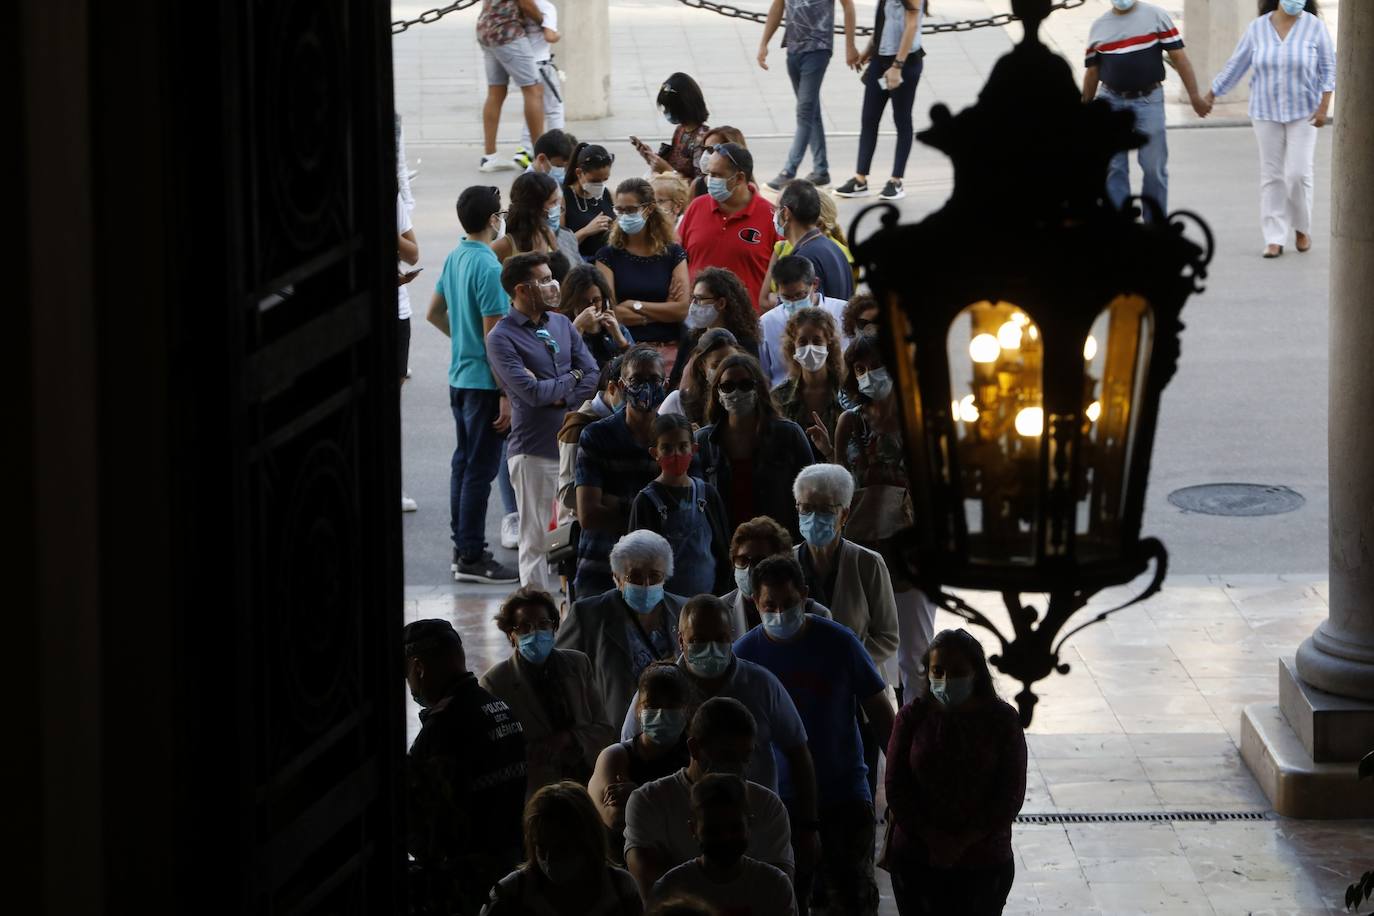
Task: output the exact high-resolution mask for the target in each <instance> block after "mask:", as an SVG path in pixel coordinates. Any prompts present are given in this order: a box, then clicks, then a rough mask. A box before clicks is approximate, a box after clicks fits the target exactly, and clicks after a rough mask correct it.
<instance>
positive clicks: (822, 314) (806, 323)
mask: <svg viewBox="0 0 1374 916" xmlns="http://www.w3.org/2000/svg"><path fill="white" fill-rule="evenodd" d="M782 358H783V360H784V361H785V362H786V364H787V381H785V382H783V383H782V384H780V385H778V386H777V387H776V388H774V389H773V400H775V401H777V404H778V409H779V410H780V411H781V412H782V415H783V416H784V417H786V418H787V419H789V420H791V421H792V422H793V423H796V424H797V425H799V426H800V427H801V428H802V429H804V430H806V434H807V435H808V436H809V437H810V439H811V446H812V448H813V449H814V450H815V452H816V456H817V457H816V460H817V461H831V460H833V458H834V448H833V447H832V446H831V441H832V433H833V431H834V429H835V425H836V423H838V422H839V418H840V412H841V411H840V382H841V381H842V380H843V379H844V364H843V363H842V362H841V358H842V357H841V354H840V332H839V330H838V329H837V328H836V327H835V319H834V318H832V317H831V316H830V313H828V312H826V311H825V310H824V309H819V308H811V307H807V308H800V309H797V311H796V312H794V313H793V314H792V317H791V318H788V319H787V324H786V325H785V326H784V327H783V329H782Z"/></svg>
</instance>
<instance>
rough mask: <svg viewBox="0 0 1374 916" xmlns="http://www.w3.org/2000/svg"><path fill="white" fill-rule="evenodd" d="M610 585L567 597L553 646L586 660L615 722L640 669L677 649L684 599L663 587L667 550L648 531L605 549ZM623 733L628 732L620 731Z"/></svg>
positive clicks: (629, 703)
mask: <svg viewBox="0 0 1374 916" xmlns="http://www.w3.org/2000/svg"><path fill="white" fill-rule="evenodd" d="M610 560H611V571H612V573H613V575H614V577H615V580H614V581H615V585H614V587H613V588H611V589H610V590H608V591H606V592H604V593H601V594H595V593H590V592H582V593H581V594H582V595H583V597H580V598H579V599H578V600H577V601H575V602H573V604H572V606H571V607H570V608H569V609H568V615H567V617H566V618H565V619H564V620H563V625H562V626H561V627H559V629H558V638H557V640H556V645H557V646H558V648H560V649H576V650H578V651H579V652H582V653H584V654H585V655H586V656H587V657H588V658H590V659H591V660H592V671H593V672H594V677H595V680H596V688H597V692H598V694H599V695H600V698H601V702H602V703H603V705H604V706H605V710H606V719H607V721H609V722H611V723H612V725H613V726H614V725H618V724H619V723H620V722H621V720H622V719H624V718H625V716H626V712H627V710H628V712H629V714H630V715H631V716H633V715H634V702H633V700H632V698H633V697H634V695H635V689H636V686H635V685H636V684H637V683H638V682H639V676H640V675H641V674H642V673H643V672H644V669H645V668H647V667H649V665H651V664H653V663H654V662H656V661H663V660H671V659H672V658H673V657H674V656H675V655H676V654H677V645H678V614H679V612H680V611H681V610H682V608H683V607H684V605H685V604H686V601H687V599H686V598H683V597H682V596H680V595H674V594H672V593H671V592H668V591H667V590H665V588H664V585H663V583H665V582H667V581H668V579H669V577H671V576H672V574H673V549H672V547H671V546H670V545H669V544H668V542H667V541H666V540H664V539H663V537H662V536H660V535H657V534H655V533H654V532H652V531H631V532H630V533H629V534H627V535H625V536H624V537H622V538H621V539H620V540H619V541H617V542H616V545H615V547H614V549H612V550H611V557H610ZM624 737H628V736H624Z"/></svg>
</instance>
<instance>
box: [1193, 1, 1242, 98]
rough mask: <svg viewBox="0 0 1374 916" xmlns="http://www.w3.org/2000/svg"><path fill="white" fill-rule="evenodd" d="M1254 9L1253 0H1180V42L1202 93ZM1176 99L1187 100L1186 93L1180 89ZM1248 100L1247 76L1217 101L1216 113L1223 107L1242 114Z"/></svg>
mask: <svg viewBox="0 0 1374 916" xmlns="http://www.w3.org/2000/svg"><path fill="white" fill-rule="evenodd" d="M1256 9H1257V7H1256V4H1255V3H1254V0H1184V2H1183V43H1184V45H1185V47H1186V49H1187V51H1188V59H1189V60H1190V61H1192V63H1193V69H1194V70H1195V71H1197V80H1198V85H1199V86H1200V87H1201V88H1202V91H1203V92H1204V93H1206V91H1207V89H1208V87H1210V86H1211V84H1212V78H1213V77H1214V76H1216V75H1217V73H1218V71H1220V70H1221V68H1222V66H1223V65H1224V64H1225V63H1226V61H1227V60H1229V59H1230V57H1231V52H1232V51H1234V50H1235V49H1236V42H1237V41H1239V40H1240V36H1241V33H1243V32H1244V31H1245V28H1246V26H1248V25H1249V24H1250V22H1251V20H1253V19H1254V18H1255V11H1256ZM1179 100H1180V101H1184V102H1186V101H1188V95H1187V93H1183V92H1180V95H1179ZM1249 101H1250V81H1249V80H1248V79H1247V80H1244V81H1242V82H1241V84H1240V85H1239V86H1237V87H1236V88H1235V89H1233V90H1231V91H1230V92H1229V93H1227V95H1226V98H1225V99H1224V100H1222V101H1221V102H1219V103H1218V109H1219V111H1218V113H1220V109H1221V108H1225V109H1226V110H1227V112H1228V113H1231V114H1234V115H1236V116H1244V114H1245V110H1246V105H1247V103H1248V102H1249Z"/></svg>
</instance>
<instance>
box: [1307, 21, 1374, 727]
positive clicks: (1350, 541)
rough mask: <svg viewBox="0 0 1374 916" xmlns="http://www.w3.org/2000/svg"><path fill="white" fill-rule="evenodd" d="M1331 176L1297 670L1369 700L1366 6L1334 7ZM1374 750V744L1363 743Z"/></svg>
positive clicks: (1371, 28) (1373, 37)
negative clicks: (1308, 560)
mask: <svg viewBox="0 0 1374 916" xmlns="http://www.w3.org/2000/svg"><path fill="white" fill-rule="evenodd" d="M1339 21H1340V36H1339V43H1338V47H1339V48H1340V52H1339V54H1338V55H1337V71H1336V84H1337V89H1338V92H1339V94H1340V97H1341V114H1342V116H1341V117H1340V118H1338V119H1337V123H1336V126H1335V131H1336V136H1335V142H1334V148H1333V151H1332V156H1331V158H1332V162H1331V167H1332V176H1331V306H1330V308H1331V376H1330V395H1329V400H1330V411H1331V425H1330V431H1329V433H1328V434H1327V455H1328V458H1327V461H1328V463H1329V475H1330V480H1331V491H1330V492H1331V497H1330V499H1331V507H1330V512H1331V516H1330V518H1331V521H1330V526H1331V528H1330V537H1331V545H1330V550H1331V563H1330V566H1331V572H1330V575H1331V599H1330V605H1331V611H1330V616H1329V617H1328V618H1327V621H1326V623H1324V624H1322V625H1321V626H1320V627H1318V628H1317V631H1316V632H1315V633H1313V634H1312V636H1311V637H1310V638H1309V639H1308V640H1307V641H1306V642H1304V643H1303V644H1302V647H1301V648H1299V649H1298V658H1297V668H1298V675H1299V676H1300V677H1301V678H1302V680H1303V681H1305V682H1306V683H1308V684H1310V685H1312V686H1313V687H1317V688H1319V689H1321V690H1324V691H1327V692H1328V693H1334V694H1337V695H1339V696H1344V697H1354V698H1357V699H1361V700H1371V701H1374V424H1371V423H1370V420H1369V418H1370V405H1371V404H1374V372H1371V371H1370V360H1371V354H1374V311H1371V309H1370V307H1369V306H1370V295H1371V291H1374V220H1371V214H1374V169H1372V168H1371V167H1370V163H1371V162H1374V3H1368V2H1366V3H1343V4H1341V16H1340V20H1339ZM1371 748H1374V744H1371Z"/></svg>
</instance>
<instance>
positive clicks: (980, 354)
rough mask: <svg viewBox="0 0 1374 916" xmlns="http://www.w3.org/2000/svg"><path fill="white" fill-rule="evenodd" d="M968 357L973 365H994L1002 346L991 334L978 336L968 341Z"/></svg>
mask: <svg viewBox="0 0 1374 916" xmlns="http://www.w3.org/2000/svg"><path fill="white" fill-rule="evenodd" d="M968 355H969V359H971V360H973V361H974V362H975V363H995V362H997V357H999V356H1001V355H1002V345H1001V344H999V343H998V342H997V338H996V337H993V336H992V335H991V334H979V335H978V336H977V337H974V338H973V339H972V340H970V341H969V343H968Z"/></svg>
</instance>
